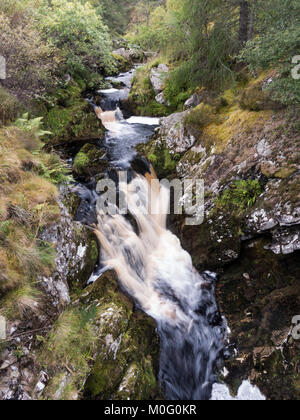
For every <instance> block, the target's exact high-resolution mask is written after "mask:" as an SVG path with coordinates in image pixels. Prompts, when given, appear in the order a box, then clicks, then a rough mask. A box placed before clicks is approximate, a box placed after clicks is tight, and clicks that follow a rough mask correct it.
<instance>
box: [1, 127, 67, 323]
mask: <svg viewBox="0 0 300 420" xmlns="http://www.w3.org/2000/svg"><path fill="white" fill-rule="evenodd" d="M39 146H40V141H39V140H38V139H37V137H36V136H34V134H32V133H26V132H24V131H22V130H20V129H18V128H16V127H7V128H3V129H0V298H1V303H0V312H1V313H3V314H4V315H5V316H7V317H8V318H11V319H20V318H23V317H26V316H30V314H34V313H37V311H38V310H39V306H40V305H41V301H42V300H41V296H40V292H39V291H38V289H37V284H38V279H39V277H40V276H47V275H49V274H50V273H51V271H52V270H53V262H54V257H55V250H54V248H53V247H52V246H51V244H45V243H42V242H41V241H40V240H39V239H38V234H39V230H40V228H42V227H44V226H46V225H48V224H49V223H52V222H55V221H57V219H58V217H59V216H60V211H59V207H58V205H57V194H58V191H57V188H56V187H55V185H54V184H53V183H52V182H50V181H49V180H47V179H45V178H43V177H42V176H40V175H39V167H40V165H42V164H43V162H44V160H45V159H47V160H49V161H50V162H51V159H50V158H49V157H48V156H47V155H46V154H45V153H43V152H37V153H36V151H38V150H39V149H38V147H39ZM33 150H34V151H35V153H34V154H32V151H33Z"/></svg>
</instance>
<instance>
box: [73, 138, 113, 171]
mask: <svg viewBox="0 0 300 420" xmlns="http://www.w3.org/2000/svg"><path fill="white" fill-rule="evenodd" d="M107 168H108V160H107V158H106V150H105V149H103V148H100V149H99V148H97V147H96V146H94V145H92V144H86V145H84V146H83V147H82V149H81V150H80V151H79V153H77V155H76V157H75V160H74V163H73V168H72V169H73V173H74V175H75V176H78V177H81V178H84V179H89V178H90V177H92V176H94V175H97V174H100V173H102V172H105V171H106V170H107Z"/></svg>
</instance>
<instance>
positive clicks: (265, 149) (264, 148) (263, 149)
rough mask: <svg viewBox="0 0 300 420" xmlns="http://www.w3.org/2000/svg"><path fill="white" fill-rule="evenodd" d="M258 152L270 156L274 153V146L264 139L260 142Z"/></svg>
mask: <svg viewBox="0 0 300 420" xmlns="http://www.w3.org/2000/svg"><path fill="white" fill-rule="evenodd" d="M257 153H258V154H259V155H261V156H263V157H268V156H270V155H271V154H272V148H271V146H270V144H269V143H268V141H267V140H266V139H262V140H261V141H260V142H259V143H258V145H257Z"/></svg>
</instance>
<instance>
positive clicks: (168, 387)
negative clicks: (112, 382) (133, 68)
mask: <svg viewBox="0 0 300 420" xmlns="http://www.w3.org/2000/svg"><path fill="white" fill-rule="evenodd" d="M122 77H123V78H124V75H123V76H122ZM130 77H131V75H130ZM125 89H128V87H126V88H125ZM102 94H103V95H104V96H105V97H108V103H109V108H108V110H107V111H104V110H103V109H102V108H101V107H96V106H94V109H95V112H96V113H97V115H98V116H99V118H101V120H102V121H103V124H104V125H105V127H106V128H107V129H108V130H109V131H108V133H107V134H106V139H105V140H106V146H107V148H108V152H109V154H110V158H111V165H112V166H113V167H114V168H115V169H116V170H118V171H120V170H124V169H125V170H126V169H129V168H130V162H131V160H132V158H133V157H134V155H135V151H134V149H133V146H135V145H136V144H138V143H141V142H145V141H147V139H148V138H149V137H150V136H151V135H152V134H153V132H154V127H155V126H156V124H157V123H158V121H157V120H155V119H147V118H146V119H143V118H138V117H132V118H131V119H130V120H128V121H124V120H122V115H121V112H120V110H119V108H118V105H119V103H118V101H116V102H115V109H114V110H112V109H110V108H111V103H112V98H111V97H110V95H111V94H112V95H114V98H116V92H115V91H113V92H112V91H105V92H104V91H102ZM123 97H124V95H123V93H122V94H120V95H119V98H123ZM106 100H107V98H106ZM104 102H105V101H104ZM102 106H103V105H102ZM146 166H147V165H145V167H146ZM149 168H150V166H149ZM118 190H119V193H120V194H123V197H124V199H125V201H126V203H127V206H128V210H129V213H130V214H131V216H132V217H133V218H134V219H135V222H136V226H135V227H133V226H132V224H131V223H130V222H129V221H128V220H127V219H126V217H125V216H123V215H121V214H116V215H113V216H111V215H107V214H105V213H104V212H103V211H101V210H99V209H98V214H97V219H98V223H97V227H96V228H95V232H96V234H97V236H98V238H99V241H100V244H101V262H102V267H104V269H105V267H111V268H113V269H114V270H115V271H116V272H117V274H118V277H119V280H120V283H121V285H122V287H123V288H124V289H125V290H126V292H127V293H128V294H130V295H131V296H132V298H133V299H134V300H135V302H136V304H137V306H138V307H139V308H141V309H142V310H143V311H145V312H146V313H147V314H149V315H150V316H151V317H153V318H154V319H155V320H156V322H157V328H158V332H159V335H160V340H161V358H160V381H161V384H162V386H163V388H164V390H165V392H166V397H167V399H172V400H189V399H192V400H203V399H209V398H210V397H211V391H212V385H213V383H214V382H215V372H216V369H217V368H218V367H219V366H218V365H219V363H220V362H221V361H222V360H223V349H224V336H225V330H226V325H225V322H224V321H223V320H222V318H221V316H220V314H219V311H218V307H217V304H216V301H215V297H214V292H215V281H216V278H215V276H214V275H213V274H212V273H209V272H206V273H203V274H202V275H200V274H199V273H198V272H197V271H196V269H195V268H194V267H193V264H192V259H191V256H190V255H189V254H188V253H187V252H186V251H184V250H183V249H182V247H181V245H180V241H179V239H178V238H177V237H176V236H175V235H173V234H172V233H171V232H170V231H169V230H167V209H168V207H169V200H170V197H169V190H167V189H166V188H164V187H163V186H160V184H159V182H158V180H157V179H156V176H155V174H154V171H153V169H152V168H151V169H147V167H146V169H145V171H144V174H143V175H141V174H136V173H131V177H130V180H129V182H128V181H126V180H125V181H122V182H120V183H119V185H118ZM85 194H86V192H85ZM81 195H83V193H82V192H81ZM92 195H93V197H94V200H92V201H93V204H95V193H94V192H93V194H92ZM150 207H151V209H152V211H151V212H149V211H148V210H149V208H150ZM153 209H154V211H153ZM98 276H99V272H98V273H96V275H95V276H94V279H96V278H97V277H98ZM92 280H93V279H92Z"/></svg>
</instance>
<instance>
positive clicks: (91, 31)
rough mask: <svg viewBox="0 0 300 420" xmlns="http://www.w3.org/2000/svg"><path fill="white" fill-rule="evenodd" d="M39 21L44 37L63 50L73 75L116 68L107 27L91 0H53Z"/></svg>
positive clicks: (111, 70) (108, 71)
mask: <svg viewBox="0 0 300 420" xmlns="http://www.w3.org/2000/svg"><path fill="white" fill-rule="evenodd" d="M39 25H40V28H41V30H42V32H43V34H44V38H45V39H49V40H50V41H51V43H52V44H53V45H55V46H56V47H57V48H59V49H60V50H61V52H62V55H63V57H64V62H65V70H66V71H67V72H69V73H70V74H71V75H73V76H76V75H78V74H80V73H82V72H83V73H86V71H87V70H89V71H90V72H91V71H92V72H94V73H95V72H100V73H101V72H106V73H111V72H113V71H114V70H115V68H116V67H115V64H114V59H113V57H112V55H111V54H110V51H111V40H110V36H109V33H108V29H107V27H106V26H105V25H104V24H103V21H102V18H101V16H100V15H99V14H97V11H96V9H95V8H94V7H92V6H91V4H90V3H88V2H82V1H80V0H72V1H69V0H53V1H51V4H50V5H46V6H45V7H44V8H42V9H41V14H40V24H39Z"/></svg>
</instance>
